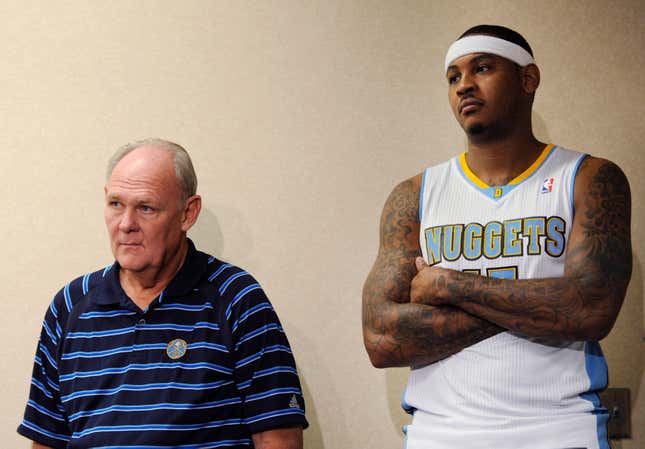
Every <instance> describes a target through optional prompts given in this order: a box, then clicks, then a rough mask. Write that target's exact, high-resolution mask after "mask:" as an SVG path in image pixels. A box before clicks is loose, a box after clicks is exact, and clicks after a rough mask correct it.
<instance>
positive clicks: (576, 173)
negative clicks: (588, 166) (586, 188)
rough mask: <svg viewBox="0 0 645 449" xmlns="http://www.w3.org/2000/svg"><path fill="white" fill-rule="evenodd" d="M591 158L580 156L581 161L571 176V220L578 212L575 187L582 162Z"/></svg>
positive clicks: (585, 155) (587, 155)
mask: <svg viewBox="0 0 645 449" xmlns="http://www.w3.org/2000/svg"><path fill="white" fill-rule="evenodd" d="M588 157H589V154H587V153H584V154H583V155H581V156H580V159H578V162H576V165H575V166H574V167H573V173H572V174H571V205H570V206H571V219H572V220H573V218H574V217H575V216H576V211H575V206H574V205H575V198H576V195H575V193H576V192H575V186H576V178H577V177H578V170H579V169H580V164H582V161H584V160H585V159H586V158H588Z"/></svg>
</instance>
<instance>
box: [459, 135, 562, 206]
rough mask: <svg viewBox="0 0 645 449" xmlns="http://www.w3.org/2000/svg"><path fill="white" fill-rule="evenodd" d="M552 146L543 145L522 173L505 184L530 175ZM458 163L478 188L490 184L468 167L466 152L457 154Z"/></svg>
mask: <svg viewBox="0 0 645 449" xmlns="http://www.w3.org/2000/svg"><path fill="white" fill-rule="evenodd" d="M552 148H553V144H552V143H550V144H548V145H547V146H545V147H544V149H543V150H542V153H540V155H539V156H538V158H537V159H536V160H535V161H534V162H533V163H532V164H531V166H530V167H529V168H527V169H526V170H524V171H523V172H522V173H520V174H519V175H517V176H516V177H515V178H513V179H512V180H511V181H510V182H509V183H508V184H507V185H514V184H519V183H520V182H522V181H524V180H525V179H526V178H528V177H529V176H531V175H532V174H533V173H535V171H536V170H537V169H538V168H539V167H540V165H542V162H544V160H545V159H546V157H547V156H548V155H549V153H550V152H551V149H552ZM459 165H460V166H461V169H462V171H463V172H464V174H465V175H466V177H467V178H468V179H469V180H470V182H472V183H473V184H475V185H476V186H477V187H479V188H480V189H487V188H489V187H490V186H489V185H488V184H486V183H485V182H484V181H482V180H481V179H479V178H478V177H477V175H476V174H475V173H473V172H472V170H471V169H470V167H469V166H468V163H467V162H466V153H461V154H460V155H459ZM500 196H501V194H500V195H495V198H498V197H500Z"/></svg>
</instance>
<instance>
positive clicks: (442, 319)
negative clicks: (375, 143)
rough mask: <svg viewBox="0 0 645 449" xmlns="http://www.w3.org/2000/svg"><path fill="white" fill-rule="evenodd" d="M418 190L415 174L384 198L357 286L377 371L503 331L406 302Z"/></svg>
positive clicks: (415, 246) (450, 310)
mask: <svg viewBox="0 0 645 449" xmlns="http://www.w3.org/2000/svg"><path fill="white" fill-rule="evenodd" d="M420 186H421V176H420V175H419V176H416V177H414V178H411V179H409V180H407V181H404V182H403V183H401V184H399V185H398V186H397V187H396V188H395V189H394V191H392V193H391V194H390V197H389V198H388V199H387V202H386V204H385V207H384V208H383V214H382V216H381V225H380V227H381V230H380V246H379V252H378V256H377V258H376V262H375V263H374V266H373V268H372V271H371V272H370V274H369V276H368V277H367V281H365V286H364V287H363V339H364V342H365V348H366V349H367V353H368V354H369V356H370V360H371V361H372V364H373V365H374V366H376V367H378V368H384V367H388V366H412V367H420V366H424V365H428V364H430V363H433V362H436V361H437V360H439V359H442V358H445V357H447V356H449V355H451V354H454V353H455V352H457V351H460V350H461V349H463V348H464V347H466V346H470V345H472V344H474V343H477V342H478V341H480V340H483V339H485V338H488V337H490V336H492V335H495V334H497V333H498V332H501V331H502V330H503V329H501V328H499V327H498V326H496V325H493V324H492V323H490V322H488V321H486V320H482V319H480V318H477V317H474V316H472V315H470V314H468V313H466V312H464V311H462V310H459V309H457V308H455V307H449V306H429V305H425V304H411V303H410V281H411V280H412V278H413V277H414V275H415V274H416V273H417V269H416V267H415V258H416V257H417V256H420V255H421V251H420V249H419V219H418V216H419V190H420Z"/></svg>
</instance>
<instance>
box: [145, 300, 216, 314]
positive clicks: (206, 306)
mask: <svg viewBox="0 0 645 449" xmlns="http://www.w3.org/2000/svg"><path fill="white" fill-rule="evenodd" d="M206 309H211V310H212V309H213V305H212V304H211V303H210V302H205V303H204V304H202V305H195V306H191V305H187V304H179V303H172V304H163V305H161V306H159V307H157V310H184V311H188V312H201V311H203V310H206Z"/></svg>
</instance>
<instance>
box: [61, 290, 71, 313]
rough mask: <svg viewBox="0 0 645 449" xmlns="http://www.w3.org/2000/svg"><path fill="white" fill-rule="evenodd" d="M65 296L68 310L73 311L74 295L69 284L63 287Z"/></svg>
mask: <svg viewBox="0 0 645 449" xmlns="http://www.w3.org/2000/svg"><path fill="white" fill-rule="evenodd" d="M63 296H64V297H65V305H66V306H67V312H71V311H72V297H71V296H70V294H69V284H66V285H65V288H64V289H63Z"/></svg>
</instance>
